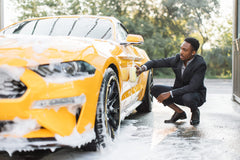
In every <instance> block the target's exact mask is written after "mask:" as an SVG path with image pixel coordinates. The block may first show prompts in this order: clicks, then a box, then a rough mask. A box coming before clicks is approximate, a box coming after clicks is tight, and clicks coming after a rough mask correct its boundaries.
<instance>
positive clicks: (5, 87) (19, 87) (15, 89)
mask: <svg viewBox="0 0 240 160" xmlns="http://www.w3.org/2000/svg"><path fill="white" fill-rule="evenodd" d="M26 90H27V87H26V85H25V84H24V83H22V82H21V81H17V80H13V79H11V78H5V79H1V81H0V98H19V97H21V96H22V95H23V94H24V93H25V92H26Z"/></svg>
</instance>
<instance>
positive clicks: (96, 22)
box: [84, 18, 99, 37]
mask: <svg viewBox="0 0 240 160" xmlns="http://www.w3.org/2000/svg"><path fill="white" fill-rule="evenodd" d="M98 20H99V18H98V19H97V20H96V21H95V24H94V26H93V27H92V28H91V29H90V30H89V31H88V33H87V34H86V35H85V36H84V37H87V36H88V35H89V34H90V33H91V32H92V31H93V29H94V28H95V27H96V26H97V24H98Z"/></svg>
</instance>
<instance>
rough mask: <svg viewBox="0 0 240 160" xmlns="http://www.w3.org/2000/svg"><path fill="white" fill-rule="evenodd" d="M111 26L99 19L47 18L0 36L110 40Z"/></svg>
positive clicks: (17, 27) (19, 25)
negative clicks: (22, 35) (17, 35)
mask: <svg viewBox="0 0 240 160" xmlns="http://www.w3.org/2000/svg"><path fill="white" fill-rule="evenodd" d="M112 26H113V25H112V23H111V22H110V21H109V20H106V19H100V18H87V17H81V18H49V19H39V20H31V21H24V22H21V23H18V24H15V25H13V26H11V27H8V28H7V29H5V30H3V31H2V32H0V34H24V35H47V36H76V37H89V38H96V39H111V38H112Z"/></svg>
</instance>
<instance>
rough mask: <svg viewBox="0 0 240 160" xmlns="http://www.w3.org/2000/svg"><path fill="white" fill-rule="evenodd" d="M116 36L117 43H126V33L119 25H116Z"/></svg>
mask: <svg viewBox="0 0 240 160" xmlns="http://www.w3.org/2000/svg"><path fill="white" fill-rule="evenodd" d="M116 34H117V40H118V41H119V42H123V41H126V38H127V34H128V32H127V30H126V29H125V27H124V26H123V25H122V24H120V23H119V24H118V25H117V33H116Z"/></svg>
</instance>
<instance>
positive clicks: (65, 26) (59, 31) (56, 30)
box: [50, 18, 76, 36]
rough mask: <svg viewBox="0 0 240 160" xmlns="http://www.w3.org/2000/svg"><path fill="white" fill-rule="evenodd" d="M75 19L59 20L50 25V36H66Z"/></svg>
mask: <svg viewBox="0 0 240 160" xmlns="http://www.w3.org/2000/svg"><path fill="white" fill-rule="evenodd" d="M75 21H76V18H59V19H58V20H57V21H56V22H55V24H54V25H52V26H53V27H52V31H51V33H50V35H51V36H68V33H69V32H70V30H71V29H72V27H73V24H74V22H75Z"/></svg>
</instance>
